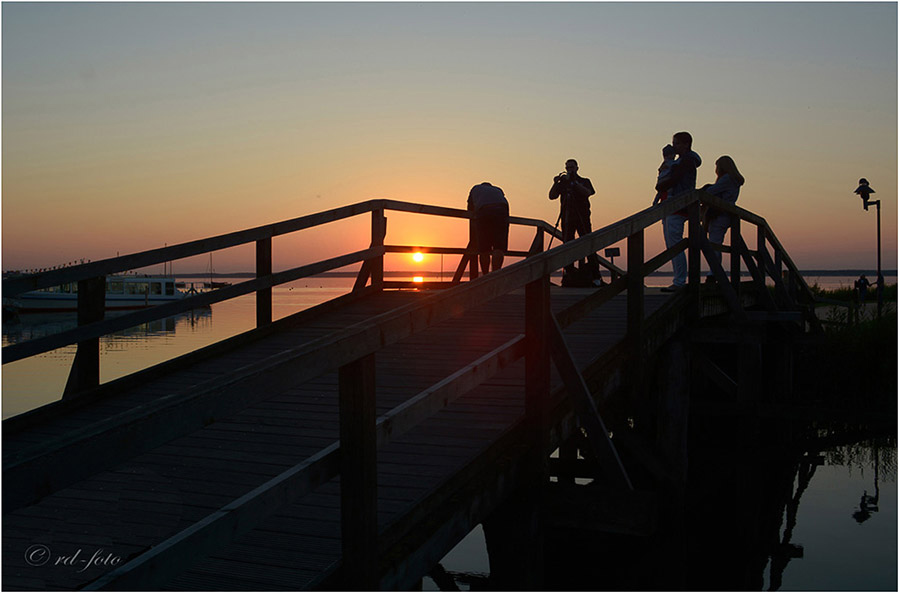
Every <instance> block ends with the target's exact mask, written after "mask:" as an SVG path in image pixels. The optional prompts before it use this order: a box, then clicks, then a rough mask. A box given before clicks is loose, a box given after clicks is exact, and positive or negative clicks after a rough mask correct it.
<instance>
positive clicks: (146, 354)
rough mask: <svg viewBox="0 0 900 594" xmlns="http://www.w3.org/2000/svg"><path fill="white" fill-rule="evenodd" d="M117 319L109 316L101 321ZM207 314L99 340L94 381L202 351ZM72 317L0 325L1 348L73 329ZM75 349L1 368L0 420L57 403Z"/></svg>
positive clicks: (32, 317)
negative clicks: (0, 401)
mask: <svg viewBox="0 0 900 594" xmlns="http://www.w3.org/2000/svg"><path fill="white" fill-rule="evenodd" d="M115 315H121V313H118V312H115V313H113V312H110V314H108V316H107V317H111V316H115ZM212 320H213V317H212V311H211V310H210V309H209V308H204V309H196V310H193V311H189V312H184V313H181V314H178V315H175V316H171V317H168V318H164V319H160V320H153V321H151V322H146V323H143V324H139V325H137V326H134V327H132V328H127V329H125V330H120V331H118V332H114V333H111V334H108V335H106V336H103V337H101V339H100V380H101V382H107V381H110V380H113V379H116V378H119V377H122V376H124V375H127V374H129V373H133V372H135V371H139V370H141V369H144V368H146V367H149V366H151V365H155V364H156V363H160V362H162V361H165V360H167V359H171V358H173V357H177V356H179V355H182V354H184V353H187V352H190V351H192V350H194V349H196V348H198V346H202V344H201V343H202V341H203V339H202V338H200V337H203V336H206V335H209V334H211V332H210V329H211V327H212ZM77 325H78V319H77V314H75V313H36V314H22V315H20V316H19V317H18V318H17V319H15V320H10V321H7V322H4V324H3V346H6V345H8V344H15V343H19V342H24V341H27V340H32V339H36V338H42V337H44V336H49V335H52V334H56V333H58V332H62V331H64V330H69V329H71V328H75V327H76V326H77ZM75 351H76V345H69V346H65V347H62V348H59V349H55V350H53V351H49V352H47V353H42V354H40V355H36V356H34V357H29V358H27V359H23V360H20V361H16V362H14V363H9V364H6V365H4V366H3V418H7V417H10V416H13V415H17V414H20V413H23V412H26V411H28V410H31V409H33V408H36V407H38V406H42V405H44V404H47V403H50V402H53V401H55V400H58V399H59V398H60V397H61V395H62V393H63V390H64V388H65V385H66V380H67V379H68V376H69V370H70V369H71V366H72V361H73V360H74V358H75Z"/></svg>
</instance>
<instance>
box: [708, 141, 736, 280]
mask: <svg viewBox="0 0 900 594" xmlns="http://www.w3.org/2000/svg"><path fill="white" fill-rule="evenodd" d="M742 185H744V176H743V175H741V172H740V171H738V168H737V165H735V164H734V159H732V158H731V157H729V156H728V155H722V156H721V157H719V158H718V159H716V183H714V184H706V185H705V186H703V187H702V188H700V189H701V190H703V191H704V192H706V193H707V194H712V195H713V196H716V197H717V198H721V199H722V200H724V201H726V202H730V203H732V204H734V203H735V202H737V199H738V194H740V193H741V186H742ZM707 217H708V218H707V224H706V229H707V233H708V236H709V241H710V242H711V243H716V244H721V243H722V242H723V241H724V240H725V231H727V230H728V224H729V221H730V217H729V216H728V213H725V212H722V211H717V210H716V209H714V208H710V209H709V212H708V214H707ZM713 257H714V258H715V259H716V260H717V261H718V262H719V264H721V263H722V252H720V251H718V250H713ZM732 257H733V256H732ZM710 278H712V275H709V276H707V279H710Z"/></svg>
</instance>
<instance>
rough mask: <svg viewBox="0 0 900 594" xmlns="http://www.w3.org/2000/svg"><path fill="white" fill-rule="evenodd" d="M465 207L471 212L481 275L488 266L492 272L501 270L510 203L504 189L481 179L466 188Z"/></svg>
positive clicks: (507, 234)
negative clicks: (466, 198) (480, 181)
mask: <svg viewBox="0 0 900 594" xmlns="http://www.w3.org/2000/svg"><path fill="white" fill-rule="evenodd" d="M466 208H467V209H468V211H469V212H471V213H473V215H474V216H473V217H472V218H473V220H474V223H475V225H474V227H475V229H474V232H475V236H474V237H473V238H472V240H473V242H474V244H475V250H476V251H477V252H478V259H479V260H480V261H481V272H482V274H487V273H488V272H489V269H488V267H489V266H490V267H491V268H493V270H494V271H497V270H500V267H501V266H503V255H504V253H505V252H506V248H507V246H508V244H509V202H508V201H507V200H506V196H505V195H504V194H503V190H501V189H500V188H498V187H497V186H492V185H491V184H490V183H489V182H482V183H481V184H479V185H477V186H474V187H473V188H472V189H471V190H470V191H469V200H468V201H467V202H466Z"/></svg>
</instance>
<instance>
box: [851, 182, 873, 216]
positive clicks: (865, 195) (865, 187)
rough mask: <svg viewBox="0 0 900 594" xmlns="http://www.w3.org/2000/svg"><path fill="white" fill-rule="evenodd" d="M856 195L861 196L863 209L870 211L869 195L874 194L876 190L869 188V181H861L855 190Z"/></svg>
mask: <svg viewBox="0 0 900 594" xmlns="http://www.w3.org/2000/svg"><path fill="white" fill-rule="evenodd" d="M853 193H854V194H859V197H860V198H862V201H863V209H865V210H869V194H874V193H875V190H873V189H872V188H870V187H869V180H867V179H866V178H864V177H862V178H860V179H859V187H858V188H856V189H855V190H853Z"/></svg>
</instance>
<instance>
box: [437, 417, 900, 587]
mask: <svg viewBox="0 0 900 594" xmlns="http://www.w3.org/2000/svg"><path fill="white" fill-rule="evenodd" d="M786 433H788V434H790V436H791V437H790V438H789V439H787V440H781V441H776V442H771V443H770V447H757V446H756V445H754V446H753V447H738V448H735V447H734V446H735V445H736V444H734V443H732V444H730V445H726V444H723V443H721V442H718V444H717V445H716V446H715V447H711V446H710V444H709V443H706V444H703V445H702V447H699V448H698V447H695V448H694V449H693V450H692V457H691V475H690V481H691V484H690V485H689V486H688V496H687V497H686V499H685V502H684V506H683V508H682V511H681V513H682V514H683V516H681V517H682V520H678V518H677V516H678V513H677V509H676V507H677V506H675V505H672V501H667V500H665V499H663V500H661V502H660V503H661V509H662V510H663V514H662V515H661V518H660V522H659V523H658V528H657V530H656V531H655V532H654V533H653V534H651V535H649V536H645V537H636V536H633V535H616V534H610V533H603V532H596V531H590V530H589V529H584V528H581V529H569V530H559V529H551V530H546V531H545V537H544V545H543V548H544V565H545V571H544V579H545V583H544V584H543V585H542V588H541V589H545V590H549V591H562V590H569V591H584V590H595V591H610V590H615V591H630V590H644V591H660V590H691V591H707V590H709V591H729V590H741V591H751V590H757V591H760V590H769V591H774V590H883V591H894V590H896V584H897V532H896V531H897V476H896V475H897V451H896V448H897V443H896V434H895V433H893V432H892V431H891V432H889V433H887V434H886V435H882V436H880V437H870V438H868V439H865V440H860V438H861V436H862V435H864V433H862V434H861V432H860V430H859V428H858V427H855V428H853V427H831V428H829V429H822V428H821V427H797V426H794V427H791V429H790V430H788V431H787V432H786ZM867 433H868V435H872V433H871V432H867ZM770 437H771V435H770ZM782 437H783V436H782ZM695 445H696V444H695ZM860 493H862V495H860ZM493 561H494V560H493V559H491V560H489V559H488V553H487V549H486V547H485V543H484V537H483V534H482V532H481V529H480V527H479V528H477V529H476V530H475V531H473V533H472V534H471V535H469V537H467V538H466V539H465V540H464V541H463V542H462V543H461V544H460V545H459V546H458V547H457V548H456V549H454V550H453V551H452V552H451V553H450V554H448V555H447V556H446V557H444V559H442V561H441V565H442V569H441V571H440V572H439V575H443V578H444V579H443V580H442V581H443V583H442V584H441V586H442V587H440V588H439V586H438V583H437V580H435V579H434V578H433V577H432V578H431V579H426V580H425V582H424V585H425V589H431V590H436V589H450V587H449V585H448V582H447V581H446V579H447V576H449V577H450V578H452V580H453V582H454V583H455V585H456V587H458V588H460V589H471V590H493V591H497V590H506V589H508V588H506V587H504V584H501V583H498V582H497V580H496V579H492V577H491V575H490V572H488V573H485V569H487V567H486V566H490V569H495V568H494V567H493Z"/></svg>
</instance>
